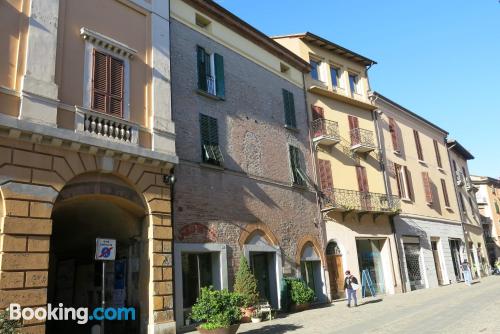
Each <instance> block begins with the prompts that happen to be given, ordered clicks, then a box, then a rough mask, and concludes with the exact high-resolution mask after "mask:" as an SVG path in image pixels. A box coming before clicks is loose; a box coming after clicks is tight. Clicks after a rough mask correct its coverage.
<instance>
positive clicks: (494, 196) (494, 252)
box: [471, 176, 500, 266]
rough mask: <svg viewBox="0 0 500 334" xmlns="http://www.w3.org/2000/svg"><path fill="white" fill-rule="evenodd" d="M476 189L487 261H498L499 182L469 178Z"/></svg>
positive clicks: (499, 252)
mask: <svg viewBox="0 0 500 334" xmlns="http://www.w3.org/2000/svg"><path fill="white" fill-rule="evenodd" d="M471 180H472V183H473V184H474V185H475V186H476V187H477V188H478V191H477V192H476V201H477V205H478V208H479V213H480V215H481V222H482V225H483V231H484V237H485V242H486V249H487V252H488V261H489V264H490V265H491V266H493V265H494V264H495V262H496V261H499V260H500V180H499V179H495V178H492V177H487V176H471Z"/></svg>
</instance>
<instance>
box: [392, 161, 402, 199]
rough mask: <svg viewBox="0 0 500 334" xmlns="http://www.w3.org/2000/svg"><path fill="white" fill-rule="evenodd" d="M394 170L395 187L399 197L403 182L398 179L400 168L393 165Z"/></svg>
mask: <svg viewBox="0 0 500 334" xmlns="http://www.w3.org/2000/svg"><path fill="white" fill-rule="evenodd" d="M394 169H395V171H396V173H395V174H396V185H397V186H398V195H399V197H401V195H402V194H401V182H402V181H403V180H400V179H399V171H400V170H401V166H400V165H398V164H396V163H395V164H394Z"/></svg>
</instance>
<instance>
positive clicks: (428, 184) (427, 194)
mask: <svg viewBox="0 0 500 334" xmlns="http://www.w3.org/2000/svg"><path fill="white" fill-rule="evenodd" d="M422 181H423V183H424V191H425V200H426V201H427V204H432V201H433V198H432V188H431V180H430V179H429V173H427V172H422Z"/></svg>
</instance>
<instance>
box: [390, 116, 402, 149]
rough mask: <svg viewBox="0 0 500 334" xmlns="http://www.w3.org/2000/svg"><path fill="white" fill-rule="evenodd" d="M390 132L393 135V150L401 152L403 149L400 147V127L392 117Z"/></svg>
mask: <svg viewBox="0 0 500 334" xmlns="http://www.w3.org/2000/svg"><path fill="white" fill-rule="evenodd" d="M389 132H390V133H391V139H392V148H393V149H394V151H395V152H399V151H400V150H401V147H400V146H399V133H398V132H399V131H398V125H397V124H396V121H395V120H394V118H392V117H389Z"/></svg>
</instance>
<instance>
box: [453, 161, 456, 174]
mask: <svg viewBox="0 0 500 334" xmlns="http://www.w3.org/2000/svg"><path fill="white" fill-rule="evenodd" d="M453 171H454V172H455V173H456V172H457V162H456V161H455V160H453Z"/></svg>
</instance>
